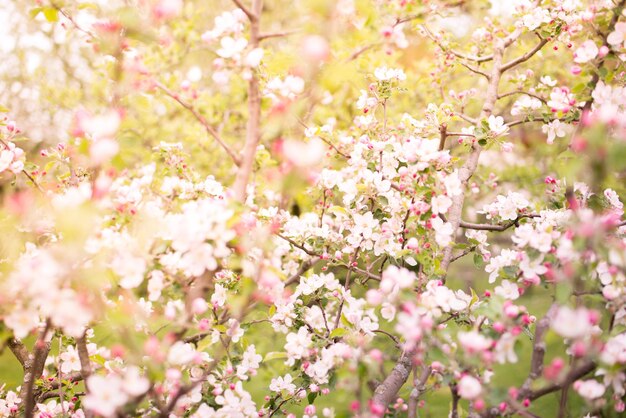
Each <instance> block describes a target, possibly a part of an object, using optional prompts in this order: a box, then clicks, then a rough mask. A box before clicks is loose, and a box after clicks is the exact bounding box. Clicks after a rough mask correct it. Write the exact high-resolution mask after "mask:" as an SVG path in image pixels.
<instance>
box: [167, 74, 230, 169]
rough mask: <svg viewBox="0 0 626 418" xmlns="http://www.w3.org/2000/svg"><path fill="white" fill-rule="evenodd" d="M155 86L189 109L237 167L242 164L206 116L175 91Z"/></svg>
mask: <svg viewBox="0 0 626 418" xmlns="http://www.w3.org/2000/svg"><path fill="white" fill-rule="evenodd" d="M155 86H156V87H157V88H159V90H161V91H162V92H164V93H165V94H166V95H168V96H169V97H171V98H172V99H174V100H175V101H176V102H177V103H178V104H180V105H181V106H182V107H184V108H185V109H187V110H188V111H189V113H191V114H192V115H193V117H194V118H196V120H197V121H198V122H200V124H201V125H202V126H203V127H204V129H205V130H206V132H207V133H208V134H209V135H210V136H212V137H213V139H215V140H216V141H217V143H218V144H219V145H220V146H221V147H222V148H223V149H224V151H226V153H227V154H228V155H229V156H230V158H232V160H233V162H234V163H235V164H236V165H240V164H241V161H240V159H239V157H238V156H237V155H236V154H235V152H234V151H233V150H231V149H230V147H229V146H228V145H227V144H226V142H224V140H223V139H222V138H221V136H220V134H219V133H218V132H217V130H216V129H215V128H214V127H213V126H211V125H210V124H209V123H208V122H207V121H206V119H204V116H202V115H201V114H200V113H198V111H197V110H196V109H195V108H194V107H193V106H192V105H190V104H189V103H187V102H185V101H183V100H182V99H181V98H180V96H179V95H178V94H176V93H174V92H173V91H171V90H170V89H168V88H167V87H165V86H164V85H163V84H161V83H159V82H155Z"/></svg>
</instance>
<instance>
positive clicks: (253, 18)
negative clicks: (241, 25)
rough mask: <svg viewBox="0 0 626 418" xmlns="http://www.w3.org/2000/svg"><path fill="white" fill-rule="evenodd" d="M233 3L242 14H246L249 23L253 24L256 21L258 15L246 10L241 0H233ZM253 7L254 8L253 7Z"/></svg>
mask: <svg viewBox="0 0 626 418" xmlns="http://www.w3.org/2000/svg"><path fill="white" fill-rule="evenodd" d="M233 3H235V5H236V6H237V7H239V8H240V9H241V11H242V12H244V13H245V14H246V16H248V19H249V20H250V22H255V21H256V20H257V19H258V14H256V13H255V12H253V11H251V10H250V9H248V8H247V7H246V6H245V5H244V4H243V3H242V2H241V0H233ZM253 7H254V6H253Z"/></svg>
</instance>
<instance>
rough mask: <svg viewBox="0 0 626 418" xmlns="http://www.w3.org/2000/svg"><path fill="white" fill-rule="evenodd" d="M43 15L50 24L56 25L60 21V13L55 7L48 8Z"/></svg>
mask: <svg viewBox="0 0 626 418" xmlns="http://www.w3.org/2000/svg"><path fill="white" fill-rule="evenodd" d="M43 15H44V16H45V17H46V20H47V21H48V22H51V23H54V22H56V21H57V20H59V11H58V10H57V9H55V8H54V7H46V8H45V9H43Z"/></svg>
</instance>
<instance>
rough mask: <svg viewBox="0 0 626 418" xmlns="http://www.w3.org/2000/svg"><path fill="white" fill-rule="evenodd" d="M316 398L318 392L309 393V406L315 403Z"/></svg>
mask: <svg viewBox="0 0 626 418" xmlns="http://www.w3.org/2000/svg"><path fill="white" fill-rule="evenodd" d="M315 398H317V392H311V393H309V396H307V400H308V401H309V405H310V404H312V403H313V402H315Z"/></svg>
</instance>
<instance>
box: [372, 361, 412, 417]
mask: <svg viewBox="0 0 626 418" xmlns="http://www.w3.org/2000/svg"><path fill="white" fill-rule="evenodd" d="M414 355H415V350H412V351H408V352H403V353H402V355H401V356H400V359H399V360H398V362H397V363H396V365H395V366H394V368H393V370H391V373H389V375H388V376H387V377H386V378H385V380H384V381H383V382H382V383H381V384H379V385H378V387H377V388H376V390H375V391H374V396H373V397H372V402H373V403H374V404H376V405H380V406H382V407H384V408H387V406H388V405H389V404H390V403H391V402H393V401H394V400H395V398H396V394H397V393H398V391H399V390H400V388H401V387H402V385H404V382H406V381H407V379H408V378H409V375H410V374H411V369H412V368H413V356H414Z"/></svg>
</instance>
